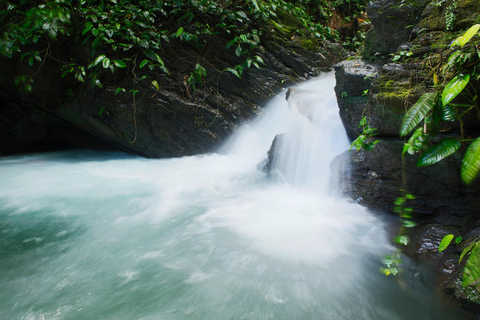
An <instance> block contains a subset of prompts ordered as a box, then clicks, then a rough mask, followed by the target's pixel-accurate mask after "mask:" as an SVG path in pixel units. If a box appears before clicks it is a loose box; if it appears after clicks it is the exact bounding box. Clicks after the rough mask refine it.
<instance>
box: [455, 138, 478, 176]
mask: <svg viewBox="0 0 480 320" xmlns="http://www.w3.org/2000/svg"><path fill="white" fill-rule="evenodd" d="M479 171H480V138H477V139H475V140H474V141H473V142H472V143H471V144H470V145H469V146H468V149H467V152H465V155H464V156H463V160H462V169H461V171H460V173H461V176H462V180H463V181H464V182H465V183H467V184H470V183H472V181H473V180H474V179H475V177H476V176H477V174H478V172H479Z"/></svg>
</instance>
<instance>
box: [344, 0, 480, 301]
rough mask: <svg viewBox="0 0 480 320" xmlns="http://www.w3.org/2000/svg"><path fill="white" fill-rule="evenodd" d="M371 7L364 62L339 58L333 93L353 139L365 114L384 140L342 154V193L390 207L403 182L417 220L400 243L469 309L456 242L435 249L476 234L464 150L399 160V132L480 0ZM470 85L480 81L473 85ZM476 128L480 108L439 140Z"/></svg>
mask: <svg viewBox="0 0 480 320" xmlns="http://www.w3.org/2000/svg"><path fill="white" fill-rule="evenodd" d="M367 13H368V16H369V18H370V19H371V22H372V25H373V28H372V30H370V31H369V33H368V35H367V38H366V42H365V45H364V49H363V60H361V59H359V60H351V61H345V62H343V63H341V64H339V65H338V68H337V70H336V78H337V86H336V88H335V90H336V95H337V100H338V104H339V108H340V116H341V118H342V121H343V123H344V125H345V127H346V130H347V133H348V135H349V137H350V139H352V140H353V139H355V138H356V137H357V136H358V135H360V134H361V133H362V128H361V127H360V126H359V122H360V120H361V119H362V118H364V117H366V120H367V122H368V124H369V126H370V127H373V128H376V129H377V131H376V133H378V135H377V136H375V137H374V138H375V139H376V140H381V142H380V143H378V144H376V146H375V148H374V149H373V150H371V151H365V150H359V151H358V152H353V151H352V152H350V153H345V154H343V155H341V156H339V158H338V159H343V160H346V161H347V162H348V163H349V164H350V169H349V171H347V172H344V176H343V177H344V179H345V182H347V183H346V184H345V185H347V187H346V188H345V190H344V192H345V194H346V195H347V196H349V197H351V198H352V199H354V200H355V201H357V202H359V203H361V204H363V205H365V206H367V207H369V208H371V209H374V210H380V211H382V212H389V213H392V214H393V209H394V203H395V200H396V198H397V197H399V196H401V195H402V192H401V191H400V190H401V189H402V190H406V191H407V192H409V193H412V194H413V195H415V197H416V199H415V200H411V201H409V203H408V206H409V207H411V208H412V209H413V215H414V219H415V220H416V222H417V223H418V226H417V227H415V228H413V229H411V231H410V232H409V236H410V239H411V241H410V243H409V245H408V246H407V247H403V246H402V249H403V251H404V252H406V253H407V254H409V255H412V256H416V257H418V258H428V259H434V260H435V261H436V262H437V267H438V270H439V273H440V274H441V275H442V278H441V281H440V282H441V283H440V286H441V287H442V289H444V291H446V292H448V293H452V294H453V295H454V296H455V298H456V301H457V302H459V303H460V304H461V305H462V306H464V307H469V308H471V307H472V306H475V305H476V304H477V303H479V302H480V301H479V300H478V299H477V298H475V297H477V296H478V292H477V291H476V288H474V287H470V288H463V287H462V286H461V285H460V282H461V281H460V280H459V279H460V277H461V271H462V269H463V265H464V264H462V265H460V264H459V263H458V258H459V254H460V252H461V250H462V248H461V247H455V246H452V247H450V248H449V249H447V250H446V251H444V252H441V253H440V252H438V246H439V244H440V241H441V240H442V238H443V236H445V235H446V234H449V233H453V234H455V235H461V236H463V237H464V239H465V240H467V239H472V238H474V237H476V236H479V235H480V231H479V230H480V228H479V227H478V226H479V225H480V219H479V216H478V213H479V209H478V205H477V204H478V203H479V201H480V183H479V182H478V181H477V182H475V183H473V184H472V185H466V184H464V183H463V182H462V181H461V179H460V164H461V158H462V156H463V153H464V151H465V150H460V151H461V152H459V153H458V154H455V155H453V156H450V157H448V158H446V159H445V160H443V161H441V162H440V163H437V164H435V165H432V166H430V167H424V168H419V167H417V166H416V162H417V160H418V154H417V155H415V156H412V155H409V154H405V155H404V156H403V157H402V148H403V144H404V142H406V140H404V139H403V138H402V139H401V138H400V136H399V132H400V126H401V124H402V119H403V116H404V114H405V112H406V110H408V109H409V108H410V107H411V106H412V105H413V104H414V103H415V102H416V101H417V100H418V98H419V97H420V96H421V95H422V94H423V93H425V92H431V91H433V90H435V89H434V80H433V78H434V74H440V72H441V66H442V65H443V64H445V63H446V62H447V61H448V58H449V56H450V55H451V54H452V53H453V49H451V48H450V43H451V42H452V41H453V40H454V39H455V38H456V37H458V36H460V35H461V34H463V32H464V30H465V29H467V28H469V27H471V26H472V25H474V24H475V23H479V22H480V17H479V14H480V7H478V4H477V2H476V1H472V0H470V1H469V0H465V1H443V2H442V3H439V1H423V0H419V1H409V2H408V3H407V2H405V1H400V0H379V1H373V2H372V3H371V4H370V6H369V8H368V9H367ZM478 44H479V40H478V37H477V38H475V40H472V43H471V44H470V45H471V46H476V47H477V48H478ZM435 76H436V75H435ZM472 84H473V85H474V86H475V87H476V88H478V83H475V82H473V83H472ZM479 129H480V121H479V120H478V118H477V114H476V112H470V113H468V114H466V115H465V117H464V119H463V124H462V125H461V124H460V123H459V122H458V121H455V122H451V123H449V124H448V126H443V127H442V128H441V129H440V133H439V139H440V138H442V137H445V136H449V137H457V138H460V136H461V134H463V136H466V137H476V136H478V135H479V132H480V130H479ZM462 130H463V132H462ZM407 139H408V137H407ZM475 308H478V307H474V309H475Z"/></svg>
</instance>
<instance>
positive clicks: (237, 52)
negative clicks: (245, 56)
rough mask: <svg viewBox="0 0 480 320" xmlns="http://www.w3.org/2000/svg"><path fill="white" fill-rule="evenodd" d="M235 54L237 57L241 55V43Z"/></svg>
mask: <svg viewBox="0 0 480 320" xmlns="http://www.w3.org/2000/svg"><path fill="white" fill-rule="evenodd" d="M235 54H236V55H237V57H240V55H241V54H242V47H240V45H238V47H237V49H235Z"/></svg>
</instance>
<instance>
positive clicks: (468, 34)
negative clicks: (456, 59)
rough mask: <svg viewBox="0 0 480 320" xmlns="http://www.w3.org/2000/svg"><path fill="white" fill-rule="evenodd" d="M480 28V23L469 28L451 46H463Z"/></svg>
mask: <svg viewBox="0 0 480 320" xmlns="http://www.w3.org/2000/svg"><path fill="white" fill-rule="evenodd" d="M479 29H480V24H475V25H473V26H472V27H470V29H468V30H467V31H466V32H465V33H464V34H463V36H461V37H458V38H457V39H456V40H455V41H454V42H453V43H452V45H451V47H453V46H456V45H459V46H461V47H463V46H464V45H465V44H466V43H467V42H468V41H469V40H470V39H471V38H472V37H473V36H474V35H475V34H476V33H477V31H478V30H479Z"/></svg>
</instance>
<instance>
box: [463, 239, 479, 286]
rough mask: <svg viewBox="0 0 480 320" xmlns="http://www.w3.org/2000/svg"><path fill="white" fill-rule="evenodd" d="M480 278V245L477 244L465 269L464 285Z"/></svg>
mask: <svg viewBox="0 0 480 320" xmlns="http://www.w3.org/2000/svg"><path fill="white" fill-rule="evenodd" d="M479 280H480V246H475V247H474V248H473V250H472V253H471V254H470V257H469V258H468V260H467V263H466V264H465V268H464V269H463V277H462V285H463V286H464V287H465V286H468V285H471V284H472V283H474V282H478V281H479Z"/></svg>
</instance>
